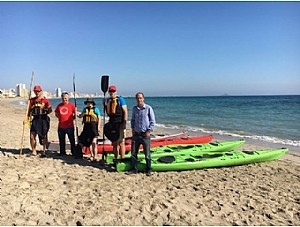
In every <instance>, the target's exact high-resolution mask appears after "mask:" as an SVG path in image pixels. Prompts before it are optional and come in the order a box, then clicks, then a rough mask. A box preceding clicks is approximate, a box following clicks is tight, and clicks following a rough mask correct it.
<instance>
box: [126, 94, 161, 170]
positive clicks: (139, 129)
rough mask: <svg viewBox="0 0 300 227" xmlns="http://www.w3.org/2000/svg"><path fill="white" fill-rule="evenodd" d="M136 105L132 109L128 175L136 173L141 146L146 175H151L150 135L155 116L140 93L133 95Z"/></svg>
mask: <svg viewBox="0 0 300 227" xmlns="http://www.w3.org/2000/svg"><path fill="white" fill-rule="evenodd" d="M135 98H136V102H137V105H136V106H134V107H133V108H132V117H131V129H132V144H131V166H132V170H131V171H130V173H137V161H138V158H137V154H138V151H139V147H140V145H141V144H142V145H143V149H144V154H145V158H146V175H147V176H150V175H151V154H150V135H151V132H152V131H153V130H154V125H155V115H154V111H153V109H152V107H151V106H149V105H147V104H145V97H144V94H143V93H142V92H138V93H137V94H136V95H135Z"/></svg>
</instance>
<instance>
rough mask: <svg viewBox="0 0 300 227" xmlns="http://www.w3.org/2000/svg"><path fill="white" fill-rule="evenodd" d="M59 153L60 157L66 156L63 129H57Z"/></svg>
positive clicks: (64, 132)
mask: <svg viewBox="0 0 300 227" xmlns="http://www.w3.org/2000/svg"><path fill="white" fill-rule="evenodd" d="M57 132H58V139H59V151H60V154H61V155H65V154H66V131H65V129H63V128H58V130H57Z"/></svg>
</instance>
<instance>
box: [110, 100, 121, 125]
mask: <svg viewBox="0 0 300 227" xmlns="http://www.w3.org/2000/svg"><path fill="white" fill-rule="evenodd" d="M106 113H107V115H108V116H109V121H111V122H122V120H123V109H122V106H121V105H120V101H119V97H116V98H115V99H112V98H110V99H109V100H108V102H107V105H106Z"/></svg>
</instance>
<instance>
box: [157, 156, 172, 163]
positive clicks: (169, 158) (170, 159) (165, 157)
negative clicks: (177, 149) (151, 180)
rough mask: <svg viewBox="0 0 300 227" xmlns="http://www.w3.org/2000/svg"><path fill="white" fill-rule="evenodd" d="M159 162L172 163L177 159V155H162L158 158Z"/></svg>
mask: <svg viewBox="0 0 300 227" xmlns="http://www.w3.org/2000/svg"><path fill="white" fill-rule="evenodd" d="M157 161H158V162H161V163H172V162H174V161H175V157H174V156H164V157H160V158H159V159H157Z"/></svg>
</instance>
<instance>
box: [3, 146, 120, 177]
mask: <svg viewBox="0 0 300 227" xmlns="http://www.w3.org/2000/svg"><path fill="white" fill-rule="evenodd" d="M0 153H2V154H3V155H4V156H7V155H9V154H13V155H14V158H15V159H18V158H32V157H36V158H43V159H46V158H52V159H60V160H62V161H63V162H64V163H66V164H69V165H73V164H78V165H81V166H92V167H95V168H98V169H101V170H103V169H104V170H106V171H108V172H115V171H116V170H115V168H114V165H113V164H103V162H102V161H101V160H100V161H97V162H95V161H94V162H91V161H90V160H89V157H88V156H87V155H84V156H83V158H82V159H75V158H74V156H72V155H63V156H59V155H58V153H57V152H56V151H52V150H48V151H46V157H42V156H41V152H39V151H38V155H36V156H32V155H31V150H30V149H28V148H25V149H23V151H22V154H21V155H20V150H18V149H7V148H3V147H0Z"/></svg>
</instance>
